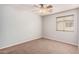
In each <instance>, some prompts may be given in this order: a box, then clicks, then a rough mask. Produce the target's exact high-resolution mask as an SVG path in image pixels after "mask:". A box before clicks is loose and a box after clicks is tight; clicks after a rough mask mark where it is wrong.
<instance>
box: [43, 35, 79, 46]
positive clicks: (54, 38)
mask: <svg viewBox="0 0 79 59" xmlns="http://www.w3.org/2000/svg"><path fill="white" fill-rule="evenodd" d="M43 38H47V39H50V40H55V41H59V42H63V43H67V44H71V45H75V46H78V44H77V43H71V42H67V41H64V40H60V38H56V37H53V38H52V37H48V36H44V37H43ZM58 39H59V40H58Z"/></svg>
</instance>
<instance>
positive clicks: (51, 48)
mask: <svg viewBox="0 0 79 59" xmlns="http://www.w3.org/2000/svg"><path fill="white" fill-rule="evenodd" d="M77 49H78V47H77V46H74V45H70V44H66V43H62V42H58V41H54V40H49V39H44V38H41V39H37V40H33V41H29V42H26V43H23V44H19V45H16V46H13V47H9V48H5V49H2V50H1V51H0V53H1V54H58V53H77Z"/></svg>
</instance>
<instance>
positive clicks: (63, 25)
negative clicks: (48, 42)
mask: <svg viewBox="0 0 79 59" xmlns="http://www.w3.org/2000/svg"><path fill="white" fill-rule="evenodd" d="M56 30H57V31H74V15H67V16H61V17H57V18H56Z"/></svg>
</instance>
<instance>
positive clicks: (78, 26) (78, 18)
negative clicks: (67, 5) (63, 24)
mask: <svg viewBox="0 0 79 59" xmlns="http://www.w3.org/2000/svg"><path fill="white" fill-rule="evenodd" d="M77 39H78V47H79V8H78V9H77Z"/></svg>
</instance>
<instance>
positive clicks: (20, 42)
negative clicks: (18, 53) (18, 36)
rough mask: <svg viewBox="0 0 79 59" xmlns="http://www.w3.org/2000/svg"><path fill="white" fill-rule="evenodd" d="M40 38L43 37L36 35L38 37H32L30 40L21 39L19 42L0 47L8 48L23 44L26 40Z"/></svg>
mask: <svg viewBox="0 0 79 59" xmlns="http://www.w3.org/2000/svg"><path fill="white" fill-rule="evenodd" d="M39 38H41V37H36V38H31V39H29V40H23V41H19V42H16V43H13V44H9V45H6V46H4V47H0V49H4V48H8V47H11V46H15V45H18V44H22V43H25V42H29V41H32V40H36V39H39Z"/></svg>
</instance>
